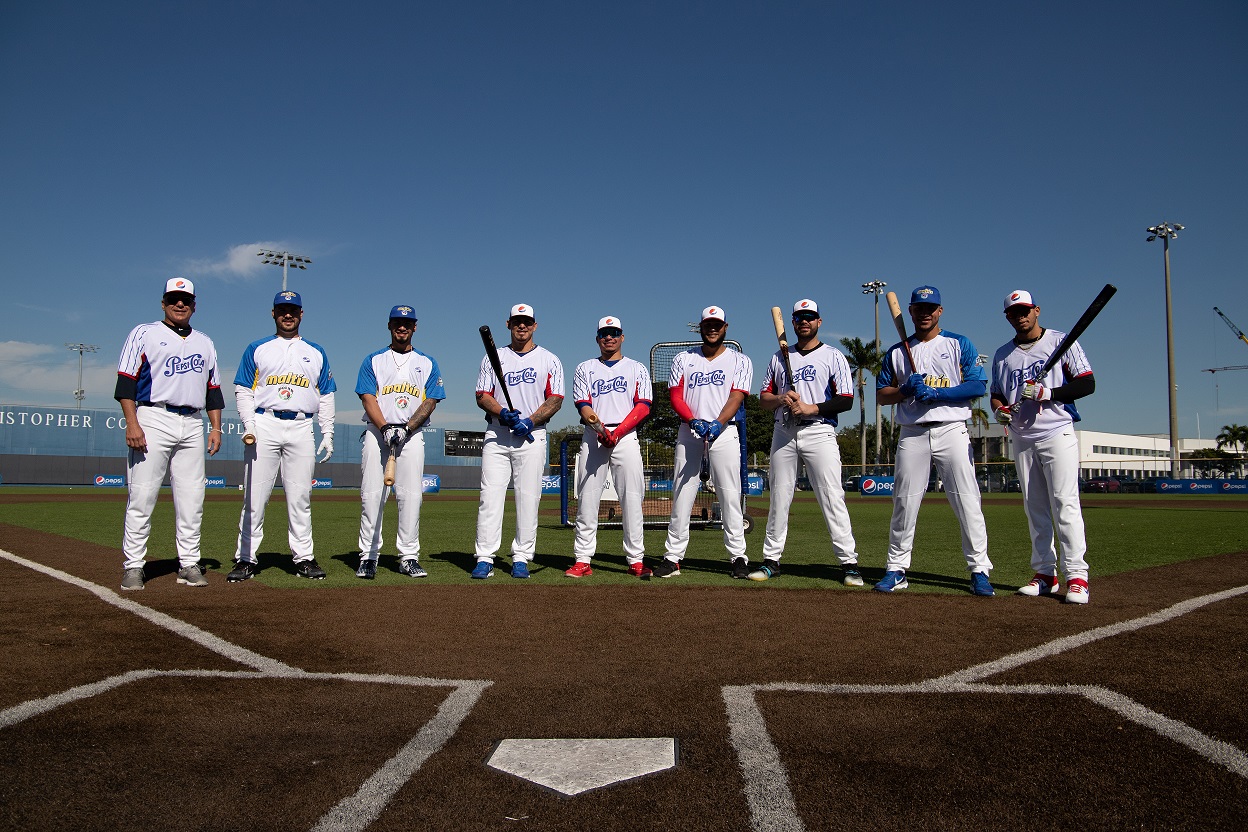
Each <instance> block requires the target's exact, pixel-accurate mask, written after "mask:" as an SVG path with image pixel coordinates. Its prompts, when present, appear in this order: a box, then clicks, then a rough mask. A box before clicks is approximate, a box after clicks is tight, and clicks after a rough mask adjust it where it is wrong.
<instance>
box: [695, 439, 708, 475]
mask: <svg viewBox="0 0 1248 832" xmlns="http://www.w3.org/2000/svg"><path fill="white" fill-rule="evenodd" d="M710 478H711V440H709V439H707V438H706V437H705V436H703V437H702V470H700V471H698V479H700V480H702V482H706V481H707V480H709V479H710Z"/></svg>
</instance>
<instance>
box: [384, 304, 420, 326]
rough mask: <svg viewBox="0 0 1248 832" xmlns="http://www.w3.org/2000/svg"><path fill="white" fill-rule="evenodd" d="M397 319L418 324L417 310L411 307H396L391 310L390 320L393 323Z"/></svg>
mask: <svg viewBox="0 0 1248 832" xmlns="http://www.w3.org/2000/svg"><path fill="white" fill-rule="evenodd" d="M395 318H399V319H400V320H404V321H411V322H412V323H416V310H415V309H413V308H412V307H410V306H402V305H400V306H396V307H394V308H393V309H391V310H390V320H392V321H393V320H394V319H395Z"/></svg>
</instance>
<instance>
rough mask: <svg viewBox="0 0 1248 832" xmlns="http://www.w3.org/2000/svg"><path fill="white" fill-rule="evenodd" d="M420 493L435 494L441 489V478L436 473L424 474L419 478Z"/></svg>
mask: <svg viewBox="0 0 1248 832" xmlns="http://www.w3.org/2000/svg"><path fill="white" fill-rule="evenodd" d="M420 490H421V493H422V494H437V493H438V492H439V491H441V490H442V478H441V477H439V476H438V475H437V474H425V475H424V476H423V477H421V479H420Z"/></svg>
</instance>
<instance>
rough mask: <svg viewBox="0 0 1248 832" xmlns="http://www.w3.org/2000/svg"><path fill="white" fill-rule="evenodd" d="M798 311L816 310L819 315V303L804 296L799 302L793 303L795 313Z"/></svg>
mask: <svg viewBox="0 0 1248 832" xmlns="http://www.w3.org/2000/svg"><path fill="white" fill-rule="evenodd" d="M798 312H814V313H815V314H816V315H818V314H819V304H817V303H815V302H814V301H813V300H811V299H810V298H802V299H801V300H799V301H798V302H797V303H795V304H793V314H794V315H796V314H797V313H798Z"/></svg>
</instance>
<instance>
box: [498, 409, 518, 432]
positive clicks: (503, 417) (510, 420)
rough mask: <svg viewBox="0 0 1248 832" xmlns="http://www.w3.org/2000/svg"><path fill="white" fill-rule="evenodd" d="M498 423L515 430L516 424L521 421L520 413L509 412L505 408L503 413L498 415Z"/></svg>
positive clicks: (516, 411)
mask: <svg viewBox="0 0 1248 832" xmlns="http://www.w3.org/2000/svg"><path fill="white" fill-rule="evenodd" d="M498 421H499V422H501V423H502V425H503V427H505V428H514V427H515V426H516V423H517V422H519V421H520V411H519V410H508V409H507V408H505V407H504V408H503V410H502V412H501V413H499V414H498Z"/></svg>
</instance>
